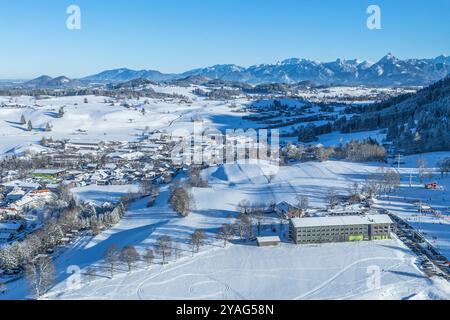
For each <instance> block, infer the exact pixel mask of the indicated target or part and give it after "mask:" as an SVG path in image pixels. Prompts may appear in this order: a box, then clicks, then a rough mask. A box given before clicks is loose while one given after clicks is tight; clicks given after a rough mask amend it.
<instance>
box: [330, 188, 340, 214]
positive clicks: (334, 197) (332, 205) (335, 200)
mask: <svg viewBox="0 0 450 320" xmlns="http://www.w3.org/2000/svg"><path fill="white" fill-rule="evenodd" d="M327 203H328V206H329V208H330V209H334V208H335V207H336V205H337V204H338V195H337V193H336V190H335V189H334V188H331V189H329V190H328V192H327Z"/></svg>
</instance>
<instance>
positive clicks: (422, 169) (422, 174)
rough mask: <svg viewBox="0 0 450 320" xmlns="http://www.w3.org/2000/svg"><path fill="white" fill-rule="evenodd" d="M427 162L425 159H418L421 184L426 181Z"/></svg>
mask: <svg viewBox="0 0 450 320" xmlns="http://www.w3.org/2000/svg"><path fill="white" fill-rule="evenodd" d="M426 165H427V162H426V160H425V159H424V158H418V159H417V167H418V169H419V180H420V183H422V182H423V180H424V179H425V169H426Z"/></svg>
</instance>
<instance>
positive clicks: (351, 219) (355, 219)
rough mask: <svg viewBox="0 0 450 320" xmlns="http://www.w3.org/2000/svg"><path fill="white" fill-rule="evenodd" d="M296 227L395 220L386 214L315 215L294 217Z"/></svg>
mask: <svg viewBox="0 0 450 320" xmlns="http://www.w3.org/2000/svg"><path fill="white" fill-rule="evenodd" d="M291 221H292V223H293V225H294V227H296V228H309V227H328V226H330V227H331V226H352V225H370V224H385V223H388V224H392V223H393V221H392V220H391V218H390V217H389V216H388V215H386V214H375V215H359V216H338V217H313V218H294V219H292V220H291Z"/></svg>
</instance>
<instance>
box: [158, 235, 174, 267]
mask: <svg viewBox="0 0 450 320" xmlns="http://www.w3.org/2000/svg"><path fill="white" fill-rule="evenodd" d="M156 253H157V254H158V255H160V256H161V258H162V263H163V264H165V263H166V260H167V259H168V258H170V256H171V255H172V238H171V237H170V236H161V237H159V238H158V240H156Z"/></svg>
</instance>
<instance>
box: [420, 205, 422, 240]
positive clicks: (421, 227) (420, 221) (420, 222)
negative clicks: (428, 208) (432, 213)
mask: <svg viewBox="0 0 450 320" xmlns="http://www.w3.org/2000/svg"><path fill="white" fill-rule="evenodd" d="M419 234H422V200H420V202H419Z"/></svg>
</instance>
